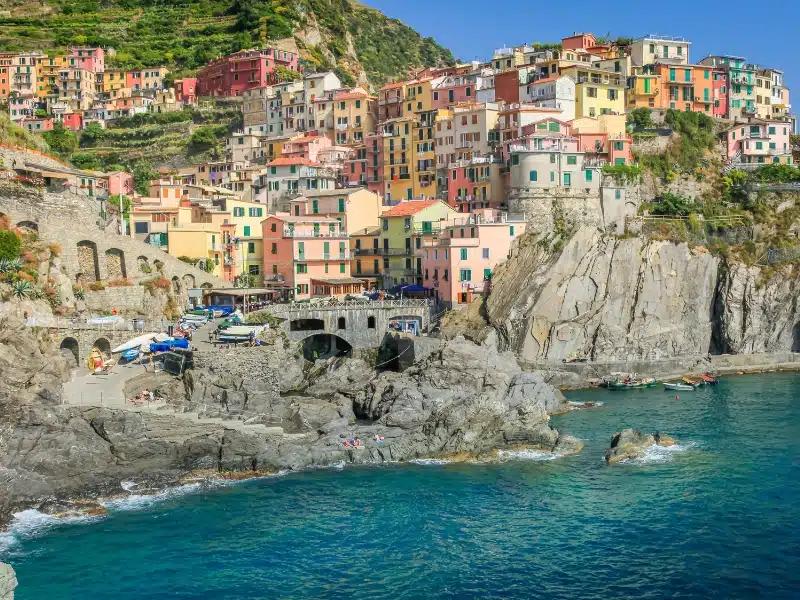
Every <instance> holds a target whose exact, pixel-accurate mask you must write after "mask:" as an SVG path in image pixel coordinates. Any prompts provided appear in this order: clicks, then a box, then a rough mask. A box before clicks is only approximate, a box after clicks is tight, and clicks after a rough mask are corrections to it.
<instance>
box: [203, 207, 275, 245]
mask: <svg viewBox="0 0 800 600" xmlns="http://www.w3.org/2000/svg"><path fill="white" fill-rule="evenodd" d="M213 203H214V205H215V206H217V207H218V208H219V209H220V210H221V211H222V212H224V213H230V220H229V221H228V223H231V224H233V225H235V226H236V228H235V230H234V231H233V235H234V237H237V238H249V237H261V221H263V220H264V219H265V218H266V217H267V209H266V206H264V205H263V204H259V203H258V202H247V201H245V200H238V199H236V198H231V197H225V198H219V199H216V200H213ZM196 208H198V213H197V216H198V217H199V216H200V215H201V214H202V210H203V209H204V207H203V206H199V207H196Z"/></svg>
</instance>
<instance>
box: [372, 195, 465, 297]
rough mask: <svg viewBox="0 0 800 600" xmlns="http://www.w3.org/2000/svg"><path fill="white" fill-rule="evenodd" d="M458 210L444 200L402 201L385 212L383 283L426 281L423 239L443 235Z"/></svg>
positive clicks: (382, 220)
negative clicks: (423, 278) (423, 265)
mask: <svg viewBox="0 0 800 600" xmlns="http://www.w3.org/2000/svg"><path fill="white" fill-rule="evenodd" d="M457 214H458V213H457V212H456V211H455V210H454V209H453V208H451V207H450V206H448V205H447V204H446V203H444V202H442V201H441V200H408V201H405V202H400V203H399V204H397V205H395V206H393V207H392V208H390V209H389V210H388V211H386V212H384V213H383V214H382V215H381V233H380V236H381V244H380V251H381V253H382V254H383V285H384V287H391V286H394V285H397V284H400V283H419V282H421V281H422V254H421V252H422V245H423V240H424V239H426V238H432V237H433V236H436V235H438V234H439V232H440V231H441V228H442V222H443V221H447V220H449V219H452V218H454V217H455V216H456V215H457Z"/></svg>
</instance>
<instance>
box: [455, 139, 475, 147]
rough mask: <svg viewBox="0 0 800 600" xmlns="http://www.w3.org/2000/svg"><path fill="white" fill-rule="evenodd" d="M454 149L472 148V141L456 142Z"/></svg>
mask: <svg viewBox="0 0 800 600" xmlns="http://www.w3.org/2000/svg"><path fill="white" fill-rule="evenodd" d="M456 148H472V140H458V141H457V142H456Z"/></svg>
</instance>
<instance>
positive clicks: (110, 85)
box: [100, 69, 127, 92]
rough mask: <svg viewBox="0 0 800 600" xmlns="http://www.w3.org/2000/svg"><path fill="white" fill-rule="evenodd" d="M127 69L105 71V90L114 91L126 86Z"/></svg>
mask: <svg viewBox="0 0 800 600" xmlns="http://www.w3.org/2000/svg"><path fill="white" fill-rule="evenodd" d="M126 87H127V85H126V83H125V71H119V70H114V69H109V70H107V71H104V72H103V89H102V90H100V91H103V92H112V91H114V90H121V89H123V88H126Z"/></svg>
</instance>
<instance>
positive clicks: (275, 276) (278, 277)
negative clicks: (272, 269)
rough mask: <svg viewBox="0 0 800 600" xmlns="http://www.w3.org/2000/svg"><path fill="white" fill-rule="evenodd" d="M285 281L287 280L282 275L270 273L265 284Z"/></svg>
mask: <svg viewBox="0 0 800 600" xmlns="http://www.w3.org/2000/svg"><path fill="white" fill-rule="evenodd" d="M283 281H285V278H284V276H283V275H282V274H280V273H270V274H269V275H264V283H269V282H283Z"/></svg>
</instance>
